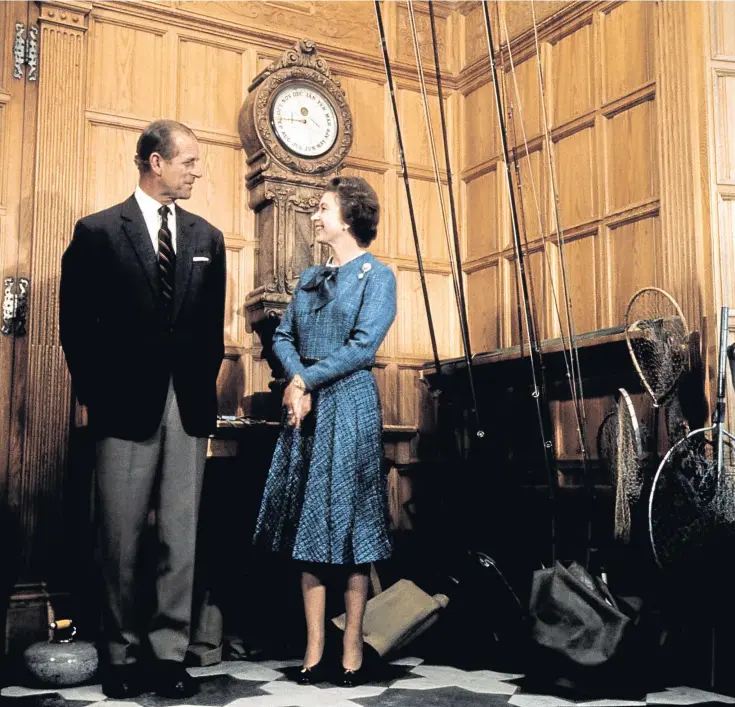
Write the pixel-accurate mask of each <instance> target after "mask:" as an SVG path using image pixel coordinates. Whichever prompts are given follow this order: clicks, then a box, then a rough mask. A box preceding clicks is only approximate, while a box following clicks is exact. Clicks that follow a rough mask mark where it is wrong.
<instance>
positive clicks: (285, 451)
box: [253, 371, 391, 565]
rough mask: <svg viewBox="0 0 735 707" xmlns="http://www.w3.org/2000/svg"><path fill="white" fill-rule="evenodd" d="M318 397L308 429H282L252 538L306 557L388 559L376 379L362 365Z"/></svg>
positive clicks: (299, 557) (270, 547)
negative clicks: (359, 369) (363, 369)
mask: <svg viewBox="0 0 735 707" xmlns="http://www.w3.org/2000/svg"><path fill="white" fill-rule="evenodd" d="M313 395H314V399H313V407H312V413H311V414H310V415H308V416H307V418H306V419H305V420H304V422H303V423H302V425H301V429H300V430H295V429H293V428H292V427H289V426H288V425H286V424H284V425H283V427H282V430H281V433H280V436H279V438H278V442H277V444H276V449H275V452H274V455H273V461H272V462H271V467H270V470H269V472H268V478H267V480H266V484H265V491H264V493H263V500H262V502H261V506H260V512H259V514H258V520H257V523H256V527H255V533H254V538H253V542H254V544H255V545H256V546H258V547H260V548H263V549H266V550H270V551H272V552H277V553H282V554H287V555H289V556H290V557H292V558H293V559H296V560H303V561H307V562H322V563H328V564H341V565H350V564H362V563H369V562H375V561H378V560H383V559H386V558H388V557H390V554H391V542H390V536H389V530H388V509H387V498H386V476H385V473H384V468H383V439H382V419H381V408H380V398H379V395H378V388H377V385H376V383H375V377H374V376H373V374H372V372H370V371H357V372H356V373H353V374H351V375H349V376H347V377H345V378H343V379H341V380H339V381H337V382H335V383H333V384H331V385H329V386H325V387H324V388H322V389H320V390H319V391H317V392H315V393H314V394H313Z"/></svg>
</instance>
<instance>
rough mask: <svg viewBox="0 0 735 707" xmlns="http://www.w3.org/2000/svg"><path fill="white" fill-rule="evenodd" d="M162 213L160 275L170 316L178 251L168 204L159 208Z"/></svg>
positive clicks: (164, 299) (159, 241) (162, 295)
mask: <svg viewBox="0 0 735 707" xmlns="http://www.w3.org/2000/svg"><path fill="white" fill-rule="evenodd" d="M158 213H159V214H161V228H160V229H158V275H159V282H160V285H161V297H163V301H164V304H165V306H166V310H167V313H168V315H169V316H171V309H172V306H173V301H174V273H175V272H176V253H174V246H173V242H172V240H171V231H170V230H169V228H168V213H169V211H168V206H162V207H161V208H160V209H158Z"/></svg>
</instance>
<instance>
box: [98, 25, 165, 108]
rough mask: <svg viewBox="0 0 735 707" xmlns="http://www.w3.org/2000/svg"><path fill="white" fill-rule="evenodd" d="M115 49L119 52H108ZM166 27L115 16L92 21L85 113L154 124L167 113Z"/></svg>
mask: <svg viewBox="0 0 735 707" xmlns="http://www.w3.org/2000/svg"><path fill="white" fill-rule="evenodd" d="M111 47H114V48H115V51H110V48H111ZM167 54H168V51H167V47H166V31H165V29H164V28H163V27H161V26H157V25H153V24H144V23H139V22H132V21H129V20H128V19H127V18H120V17H117V16H115V15H109V14H103V15H99V16H97V15H93V16H92V18H91V19H90V41H89V64H88V66H89V74H88V76H89V78H88V83H87V108H88V109H90V110H96V111H100V112H104V113H108V114H110V115H111V116H115V117H116V118H120V117H122V116H128V117H135V118H140V119H141V120H147V121H150V120H154V119H155V118H158V117H161V116H163V115H164V113H165V112H166V111H167V109H168V108H169V100H168V90H169V88H168V87H169V84H168V82H167V80H166V79H167V78H168V76H167V75H166V74H165V72H164V66H165V63H166V62H167V59H168V56H167Z"/></svg>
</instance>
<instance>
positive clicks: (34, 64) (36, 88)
mask: <svg viewBox="0 0 735 707" xmlns="http://www.w3.org/2000/svg"><path fill="white" fill-rule="evenodd" d="M78 6H79V7H80V8H81V9H78ZM85 10H86V4H85V3H60V4H58V5H54V4H52V3H46V2H4V3H0V43H1V45H0V46H1V49H2V51H0V271H1V273H2V278H3V289H4V292H3V317H4V319H3V329H2V331H3V333H2V334H0V519H2V524H3V525H2V528H0V533H1V534H2V535H1V539H0V568H3V571H4V572H7V573H10V574H11V577H9V579H12V581H13V582H14V583H15V593H14V597H12V598H11V602H10V614H9V624H8V632H9V633H10V632H11V631H12V624H13V621H14V619H13V620H11V618H10V617H11V616H12V617H16V614H17V612H23V611H26V609H27V608H28V606H29V605H30V604H32V603H33V601H34V598H36V599H39V604H41V605H42V604H43V597H44V594H45V588H44V586H43V584H42V583H49V586H50V589H51V590H52V591H54V590H55V589H56V588H57V587H58V588H59V589H65V588H66V587H65V586H64V583H63V582H57V581H56V580H57V579H58V572H57V570H58V569H59V568H61V569H63V568H64V566H65V565H68V564H69V562H68V561H69V558H71V559H73V558H74V557H75V556H76V555H77V554H78V548H69V547H68V546H67V545H68V543H66V542H65V537H64V533H63V524H62V509H63V508H64V496H63V490H64V484H65V478H66V474H65V471H66V464H67V449H68V433H69V421H70V415H71V409H72V408H71V389H70V381H69V377H68V374H67V371H66V365H65V361H64V356H63V352H62V350H61V346H60V344H59V335H58V323H57V322H58V306H57V303H58V287H59V274H60V265H61V255H62V253H63V251H64V248H65V247H66V245H67V243H68V242H69V240H70V238H71V233H72V229H73V225H74V222H75V220H76V219H77V218H78V217H79V213H80V202H81V198H80V194H79V187H78V183H79V180H78V178H76V175H77V174H78V173H79V170H80V166H79V165H80V162H81V159H82V149H81V145H82V140H81V135H82V127H83V121H82V119H81V116H82V110H83V100H82V84H81V80H80V77H81V75H82V72H83V70H84V57H85V48H84V42H83V41H82V40H83V37H84V33H85V32H86V28H85V14H84V11H85ZM86 11H87V12H88V10H86ZM16 610H17V611H16Z"/></svg>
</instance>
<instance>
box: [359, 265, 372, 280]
mask: <svg viewBox="0 0 735 707" xmlns="http://www.w3.org/2000/svg"><path fill="white" fill-rule="evenodd" d="M372 268H373V266H372V265H370V263H363V264H362V268H361V269H362V272H361V273H360V274H359V275H358V276H357V279H358V280H362V278H363V277H365V273H366V272H370V270H372Z"/></svg>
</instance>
